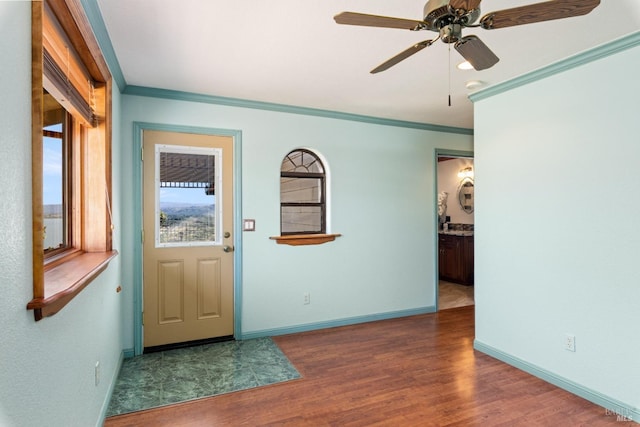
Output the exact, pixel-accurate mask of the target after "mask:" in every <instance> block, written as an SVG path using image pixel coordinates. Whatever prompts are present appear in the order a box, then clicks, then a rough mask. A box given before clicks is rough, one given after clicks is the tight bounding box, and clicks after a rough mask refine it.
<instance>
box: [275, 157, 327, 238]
mask: <svg viewBox="0 0 640 427" xmlns="http://www.w3.org/2000/svg"><path fill="white" fill-rule="evenodd" d="M325 178H326V177H325V168H324V165H323V164H322V162H321V161H320V158H319V157H318V156H317V155H316V154H314V153H313V152H311V151H309V150H305V149H296V150H293V151H291V152H290V153H289V154H287V155H286V156H285V157H284V159H283V160H282V165H281V167H280V233H281V235H283V236H284V235H292V234H324V233H325V232H326V197H325V194H326V191H325Z"/></svg>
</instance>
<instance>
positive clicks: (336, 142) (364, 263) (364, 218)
mask: <svg viewBox="0 0 640 427" xmlns="http://www.w3.org/2000/svg"><path fill="white" fill-rule="evenodd" d="M122 116H123V126H122V139H123V143H124V146H125V147H131V145H132V143H133V139H132V130H133V122H150V123H159V124H170V125H180V126H197V127H206V128H218V129H231V130H239V131H241V132H242V148H243V150H242V160H243V162H242V187H243V194H242V205H243V209H244V212H242V217H244V218H253V219H255V220H256V231H255V232H245V233H244V235H243V247H244V249H243V253H242V256H243V261H244V266H243V272H242V273H243V277H244V279H243V283H242V302H241V309H242V319H241V323H242V331H236V332H237V333H238V332H239V336H243V337H247V336H255V335H262V334H267V333H283V332H287V331H291V330H299V329H300V328H302V329H304V328H314V327H320V326H326V325H331V324H335V323H339V322H352V321H357V320H366V319H370V318H373V317H375V316H379V315H382V316H386V315H397V314H402V313H410V312H419V311H430V310H433V309H434V306H435V301H434V295H435V288H434V279H435V271H434V268H435V262H436V256H435V252H434V246H435V244H434V242H435V235H434V212H435V199H434V179H435V173H434V171H433V164H434V158H433V156H434V151H435V148H437V147H442V148H451V149H459V150H470V149H471V146H472V136H470V135H467V134H454V133H445V132H434V131H430V130H422V129H408V128H404V127H396V126H387V125H379V124H372V123H363V122H355V121H347V120H340V119H336V118H328V117H315V116H309V115H301V114H292V113H287V112H277V111H265V110H260V109H254V108H239V107H232V106H223V105H214V104H209V103H198V102H184V101H177V100H171V99H159V98H150V97H143V96H134V95H123V114H122ZM296 147H310V148H313V149H315V150H317V151H318V152H319V153H320V154H322V155H323V156H324V157H325V158H326V160H327V162H328V167H329V169H330V172H331V189H330V195H331V204H332V209H331V222H332V227H331V230H330V231H331V232H334V233H341V234H343V236H342V237H339V238H338V239H337V240H336V241H335V242H331V243H327V244H324V245H319V246H305V247H291V246H285V245H277V244H276V243H275V242H274V241H272V240H270V239H269V237H270V236H276V235H278V234H279V185H280V184H279V170H280V163H281V161H282V158H283V157H284V155H285V154H287V153H288V152H289V151H290V150H291V149H293V148H296ZM133 156H134V149H133V148H125V149H123V151H122V157H121V159H122V165H121V167H122V173H123V175H124V176H127V177H130V176H132V174H133V168H134V166H133ZM135 198H136V195H135V194H133V189H132V186H126V187H125V188H123V209H124V210H123V216H124V217H127V218H133V217H134V216H135V215H140V213H139V212H135V211H134V209H135V208H134V206H135V205H136V199H135ZM130 226H131V225H130V224H129V225H127V227H130ZM129 231H130V232H129ZM124 235H126V236H130V237H129V238H128V239H127V240H125V241H123V272H124V277H125V278H127V279H126V280H125V281H128V280H129V279H130V278H132V277H133V276H134V274H135V269H136V266H135V265H134V264H133V257H132V256H131V254H132V253H133V245H134V244H136V239H137V238H138V236H139V234H138V233H137V232H136V230H133V229H132V230H129V229H127V231H126V232H125V233H124ZM305 292H309V293H310V294H311V304H309V305H303V293H305ZM126 297H127V300H126V305H127V306H129V307H132V309H133V300H132V298H133V295H132V294H131V293H128V292H127V294H126ZM372 316H373V317H372ZM132 329H133V319H132V316H131V315H128V316H127V317H126V318H125V335H126V339H125V348H132V347H133V331H132Z"/></svg>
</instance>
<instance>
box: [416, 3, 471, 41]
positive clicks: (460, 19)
mask: <svg viewBox="0 0 640 427" xmlns="http://www.w3.org/2000/svg"><path fill="white" fill-rule="evenodd" d="M423 15H424V22H425V24H426V25H427V28H428V29H429V30H431V31H436V32H439V31H440V29H441V28H442V27H444V26H446V25H449V24H454V23H455V24H461V25H463V26H464V25H469V24H472V23H473V22H475V20H476V19H478V17H479V16H480V8H479V7H478V8H476V9H473V10H470V11H461V13H460V14H457V13H456V11H455V10H454V9H453V8H452V7H450V6H449V0H429V1H428V2H427V4H425V5H424V10H423ZM454 41H455V40H454ZM447 43H451V42H447Z"/></svg>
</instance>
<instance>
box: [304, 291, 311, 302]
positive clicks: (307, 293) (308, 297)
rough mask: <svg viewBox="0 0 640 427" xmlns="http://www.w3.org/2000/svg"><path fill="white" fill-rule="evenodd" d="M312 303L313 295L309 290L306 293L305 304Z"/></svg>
mask: <svg viewBox="0 0 640 427" xmlns="http://www.w3.org/2000/svg"><path fill="white" fill-rule="evenodd" d="M307 304H311V295H310V294H309V292H305V293H304V305H307Z"/></svg>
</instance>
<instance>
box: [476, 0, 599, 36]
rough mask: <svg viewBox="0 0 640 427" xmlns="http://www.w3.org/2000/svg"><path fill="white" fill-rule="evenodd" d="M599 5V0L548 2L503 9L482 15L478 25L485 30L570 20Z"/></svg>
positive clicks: (556, 0) (551, 0)
mask: <svg viewBox="0 0 640 427" xmlns="http://www.w3.org/2000/svg"><path fill="white" fill-rule="evenodd" d="M599 4H600V0H550V1H545V2H542V3H535V4H530V5H527V6H520V7H514V8H512V9H503V10H498V11H496V12H491V13H488V14H486V15H484V16H483V17H482V18H481V19H480V25H481V26H482V28H484V29H486V30H492V29H495V28H505V27H513V26H515V25H524V24H532V23H534V22H542V21H551V20H553V19H562V18H571V17H573V16H581V15H586V14H587V13H589V12H591V11H592V10H593V9H595V8H596V7H597V6H598V5H599Z"/></svg>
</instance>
